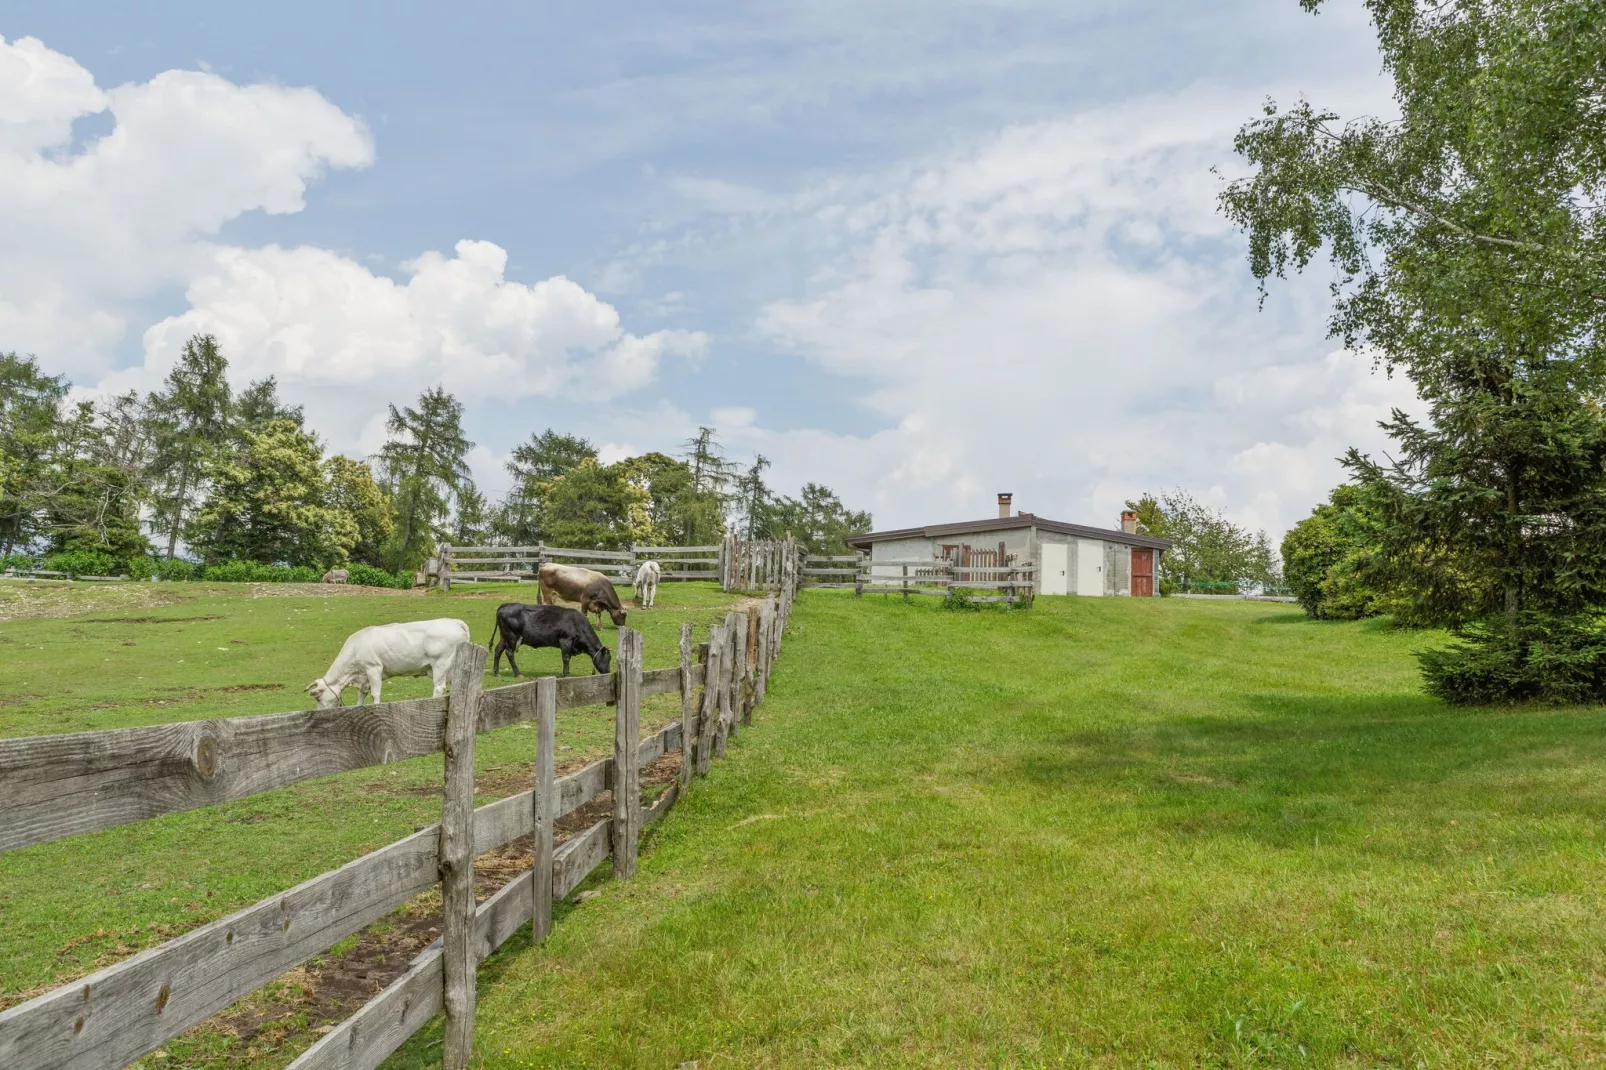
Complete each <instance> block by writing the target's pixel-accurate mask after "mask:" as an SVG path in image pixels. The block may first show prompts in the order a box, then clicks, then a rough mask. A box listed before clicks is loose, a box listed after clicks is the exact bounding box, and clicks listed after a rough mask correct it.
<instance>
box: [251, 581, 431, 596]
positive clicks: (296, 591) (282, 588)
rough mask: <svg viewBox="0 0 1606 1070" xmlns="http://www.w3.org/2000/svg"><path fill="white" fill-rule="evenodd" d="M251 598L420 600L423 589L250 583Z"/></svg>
mask: <svg viewBox="0 0 1606 1070" xmlns="http://www.w3.org/2000/svg"><path fill="white" fill-rule="evenodd" d="M246 586H249V587H250V588H251V597H252V598H306V597H307V596H309V595H323V596H325V597H333V598H350V597H353V596H356V597H362V596H369V597H372V596H374V595H384V596H386V597H390V598H412V597H418V598H422V597H423V596H424V589H423V588H422V587H414V588H411V589H410V590H405V591H404V590H402V589H401V588H399V587H364V586H362V585H361V584H356V583H252V584H247V585H246Z"/></svg>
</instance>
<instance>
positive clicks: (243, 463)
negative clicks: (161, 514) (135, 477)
mask: <svg viewBox="0 0 1606 1070" xmlns="http://www.w3.org/2000/svg"><path fill="white" fill-rule="evenodd" d="M244 437H245V445H244V446H243V447H242V448H241V449H240V450H238V451H237V452H236V453H234V454H233V455H232V456H231V457H230V458H229V459H228V460H227V461H224V462H222V463H220V464H219V465H217V467H216V470H215V472H214V475H213V485H212V492H211V494H210V495H208V497H207V499H206V502H205V504H204V505H203V506H202V507H201V509H200V510H199V511H198V512H197V513H196V514H195V517H194V519H193V520H192V521H191V524H190V537H191V542H192V544H193V545H194V547H195V549H196V551H197V552H198V553H200V554H201V556H202V557H203V558H204V559H206V560H208V561H218V560H243V561H261V562H265V563H269V564H288V565H311V566H313V567H316V568H328V567H329V566H330V565H334V564H338V563H340V562H342V561H344V560H346V557H347V555H348V554H349V553H350V551H351V548H352V547H353V546H354V545H356V542H357V538H358V531H357V524H356V521H355V520H354V519H353V518H352V517H351V516H349V515H348V514H347V513H345V512H344V511H343V510H341V509H339V508H336V507H334V506H332V505H331V504H330V502H329V500H328V487H327V484H326V483H325V482H324V476H323V447H322V446H320V445H319V444H318V440H317V438H315V437H314V436H312V435H310V434H308V433H307V432H305V431H303V430H301V428H300V427H299V426H297V424H296V423H295V421H293V420H274V421H272V422H270V423H268V424H267V425H266V426H264V427H263V428H262V429H261V430H260V431H246V432H244Z"/></svg>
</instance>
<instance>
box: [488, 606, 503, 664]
mask: <svg viewBox="0 0 1606 1070" xmlns="http://www.w3.org/2000/svg"><path fill="white" fill-rule="evenodd" d="M501 634H502V615H501V614H500V613H498V614H497V615H496V617H494V618H493V619H492V620H491V641H490V642H488V643H486V644H485V649H486V650H488V651H490V652H491V653H493V654H494V653H496V638H497V636H499V635H501Z"/></svg>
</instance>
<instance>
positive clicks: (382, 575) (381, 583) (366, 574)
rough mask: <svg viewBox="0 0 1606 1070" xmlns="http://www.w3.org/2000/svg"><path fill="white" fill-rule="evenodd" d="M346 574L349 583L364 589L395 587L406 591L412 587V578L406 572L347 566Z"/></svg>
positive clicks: (367, 566)
mask: <svg viewBox="0 0 1606 1070" xmlns="http://www.w3.org/2000/svg"><path fill="white" fill-rule="evenodd" d="M346 572H347V574H348V575H347V579H348V581H349V582H351V583H357V584H361V585H362V586H364V587H395V588H398V589H400V590H403V591H406V590H411V589H412V586H413V577H412V576H411V575H410V574H409V573H406V572H386V571H385V570H384V569H382V568H375V567H374V566H372V565H347V566H346Z"/></svg>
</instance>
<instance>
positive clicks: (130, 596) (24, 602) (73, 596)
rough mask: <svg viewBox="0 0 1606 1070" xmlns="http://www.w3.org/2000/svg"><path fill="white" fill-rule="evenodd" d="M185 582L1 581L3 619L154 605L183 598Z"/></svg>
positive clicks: (163, 604)
mask: <svg viewBox="0 0 1606 1070" xmlns="http://www.w3.org/2000/svg"><path fill="white" fill-rule="evenodd" d="M186 586H187V585H185V584H181V583H106V584H88V583H52V584H41V585H35V584H29V583H9V582H7V583H0V621H8V620H39V619H45V618H51V617H76V616H78V615H79V614H80V613H94V612H96V611H105V610H119V609H122V610H127V609H154V608H156V607H157V606H168V605H172V604H173V603H175V602H182V601H184V599H185V598H186V597H187V596H188V594H187V592H186V591H185V590H184V588H185V587H186Z"/></svg>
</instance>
